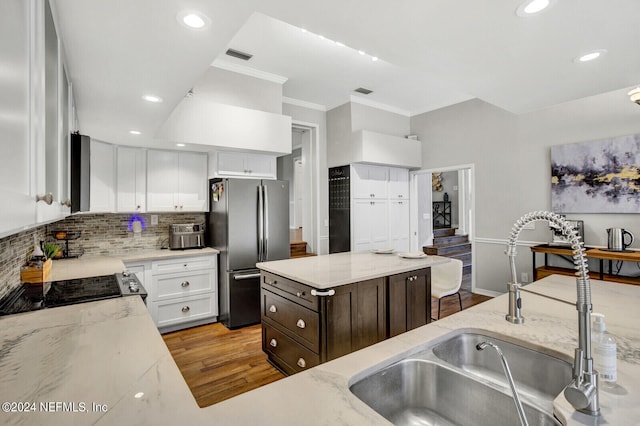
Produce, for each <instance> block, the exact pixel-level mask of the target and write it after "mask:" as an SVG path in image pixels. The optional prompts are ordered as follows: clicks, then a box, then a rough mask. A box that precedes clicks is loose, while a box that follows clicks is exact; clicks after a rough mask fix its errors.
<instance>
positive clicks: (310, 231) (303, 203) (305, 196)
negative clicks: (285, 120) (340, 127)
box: [278, 120, 320, 256]
mask: <svg viewBox="0 0 640 426" xmlns="http://www.w3.org/2000/svg"><path fill="white" fill-rule="evenodd" d="M318 158H319V156H318V126H317V125H316V124H313V123H304V122H297V121H295V120H294V122H293V125H292V128H291V154H289V155H286V156H283V157H279V158H278V179H281V180H287V181H289V234H290V240H291V242H292V250H294V249H295V251H296V254H297V255H304V254H313V253H318V243H319V240H320V238H319V234H318V233H319V230H320V226H319V224H318V217H319V215H318V205H319V200H318V197H319V181H318V169H319V167H318ZM294 242H295V244H294ZM300 246H302V247H300ZM292 256H293V251H292Z"/></svg>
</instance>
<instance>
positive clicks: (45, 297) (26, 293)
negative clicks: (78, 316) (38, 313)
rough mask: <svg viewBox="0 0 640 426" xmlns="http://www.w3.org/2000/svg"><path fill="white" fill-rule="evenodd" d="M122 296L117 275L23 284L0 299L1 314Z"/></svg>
mask: <svg viewBox="0 0 640 426" xmlns="http://www.w3.org/2000/svg"><path fill="white" fill-rule="evenodd" d="M120 296H122V291H121V289H120V285H119V284H118V280H117V278H116V276H115V275H103V276H99V277H89V278H78V279H72V280H63V281H52V282H45V283H42V284H31V283H23V284H21V285H20V286H19V287H17V288H16V289H14V290H13V291H12V292H10V293H9V294H8V295H7V296H5V297H4V298H2V300H0V315H8V314H16V313H19V312H27V311H34V310H38V309H43V308H53V307H56V306H65V305H72V304H75V303H82V302H90V301H94V300H102V299H110V298H113V297H120Z"/></svg>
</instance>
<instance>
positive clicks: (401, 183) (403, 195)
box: [389, 167, 409, 200]
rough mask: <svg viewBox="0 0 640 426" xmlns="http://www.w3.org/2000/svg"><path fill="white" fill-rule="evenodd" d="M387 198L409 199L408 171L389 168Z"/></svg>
mask: <svg viewBox="0 0 640 426" xmlns="http://www.w3.org/2000/svg"><path fill="white" fill-rule="evenodd" d="M389 198H390V199H392V200H393V199H405V200H408V199H409V169H402V168H399V167H389Z"/></svg>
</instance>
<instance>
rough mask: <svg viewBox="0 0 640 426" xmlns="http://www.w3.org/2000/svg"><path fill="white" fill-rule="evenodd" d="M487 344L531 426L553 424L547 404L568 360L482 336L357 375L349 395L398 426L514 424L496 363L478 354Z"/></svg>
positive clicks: (567, 374)
mask: <svg viewBox="0 0 640 426" xmlns="http://www.w3.org/2000/svg"><path fill="white" fill-rule="evenodd" d="M486 340H489V341H492V342H494V343H495V344H497V345H499V346H500V348H501V349H502V352H503V353H504V355H505V357H506V358H507V360H508V362H509V365H510V367H511V373H512V375H513V378H514V380H515V382H516V387H517V390H518V394H519V396H520V399H521V400H522V404H523V407H524V411H525V414H526V417H527V420H528V422H529V424H530V425H532V426H533V425H558V424H559V423H558V421H557V420H556V419H555V418H554V417H553V400H554V399H555V398H556V397H557V396H558V395H559V394H560V393H561V392H562V390H563V389H564V387H565V386H566V385H567V384H569V383H570V382H571V378H572V377H571V368H572V367H571V362H570V360H569V357H563V356H562V355H559V354H557V355H556V354H553V353H552V352H548V351H545V352H543V351H538V350H535V349H534V347H532V346H531V345H528V344H526V343H519V342H517V341H514V340H513V339H511V338H508V337H504V336H500V335H497V334H493V333H489V332H484V331H478V332H475V331H474V332H454V333H452V334H451V336H450V337H448V338H445V340H443V341H442V342H440V343H437V344H435V345H433V346H429V347H425V348H424V349H423V350H419V351H418V352H417V353H411V354H410V355H407V356H406V357H405V358H403V359H401V360H400V361H398V362H395V363H393V364H391V365H389V364H386V365H382V366H381V367H380V368H378V369H377V370H375V371H373V372H372V373H369V374H366V375H364V376H356V378H355V381H354V382H353V383H352V384H351V385H350V390H351V392H352V393H353V394H354V395H355V396H357V397H358V398H359V399H360V400H362V401H363V402H365V403H366V404H367V405H368V406H369V407H371V408H372V409H374V410H375V411H376V412H378V413H379V414H381V415H382V416H383V417H385V418H386V419H387V420H389V421H390V422H392V423H394V424H396V425H416V424H420V425H436V424H437V425H474V426H481V425H487V426H488V425H491V426H494V425H509V426H512V425H518V424H520V422H519V419H518V413H517V410H516V407H515V404H514V400H513V397H512V395H511V391H510V388H509V385H508V383H507V379H506V377H505V375H504V372H503V369H502V364H501V362H500V359H499V357H498V356H497V354H495V353H491V352H486V351H484V352H482V351H478V350H476V345H477V344H478V343H480V342H482V341H486ZM527 346H528V347H527Z"/></svg>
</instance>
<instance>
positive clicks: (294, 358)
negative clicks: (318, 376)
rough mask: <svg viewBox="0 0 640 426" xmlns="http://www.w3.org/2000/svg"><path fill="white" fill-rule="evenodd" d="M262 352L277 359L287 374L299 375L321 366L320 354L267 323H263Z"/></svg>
mask: <svg viewBox="0 0 640 426" xmlns="http://www.w3.org/2000/svg"><path fill="white" fill-rule="evenodd" d="M262 350H263V351H264V352H265V353H267V354H268V355H269V356H270V357H273V358H275V359H276V360H277V364H278V366H279V367H280V368H282V369H283V370H284V371H285V373H287V374H295V373H299V372H300V371H304V370H306V369H308V368H311V367H315V366H316V365H319V364H320V356H319V355H318V354H315V353H313V352H312V351H310V350H309V349H307V348H305V347H304V346H302V345H300V344H299V343H297V342H296V341H295V340H293V339H291V338H289V337H288V336H287V335H286V334H284V333H282V332H280V331H279V330H278V329H276V328H275V327H272V326H270V325H268V324H265V323H262Z"/></svg>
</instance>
